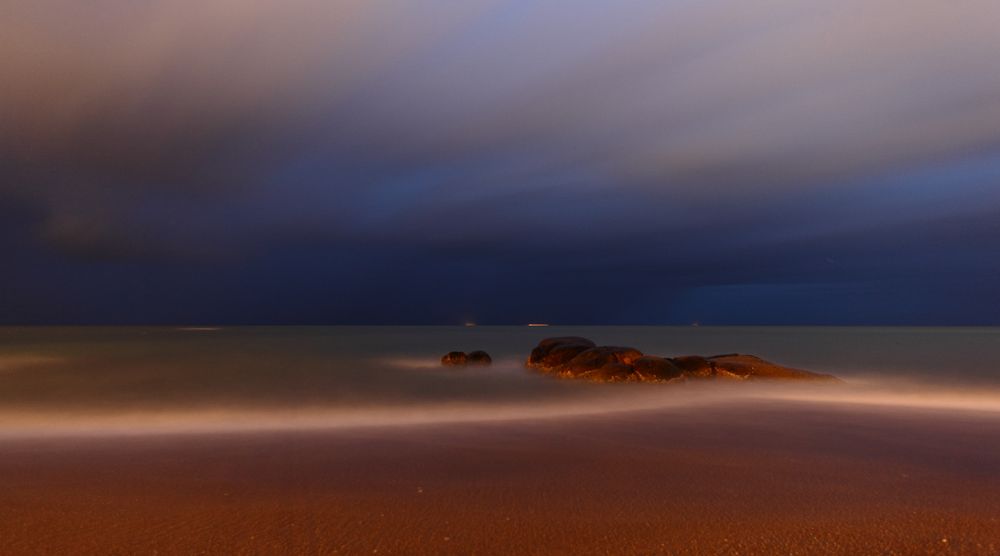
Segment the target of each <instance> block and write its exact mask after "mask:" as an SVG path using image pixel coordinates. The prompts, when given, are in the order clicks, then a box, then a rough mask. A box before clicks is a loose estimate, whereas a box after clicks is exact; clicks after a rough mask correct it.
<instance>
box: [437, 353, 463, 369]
mask: <svg viewBox="0 0 1000 556" xmlns="http://www.w3.org/2000/svg"><path fill="white" fill-rule="evenodd" d="M468 360H469V356H467V355H466V354H465V352H462V351H449V352H448V353H446V354H445V355H444V356H443V357H441V364H442V365H445V366H448V367H456V366H462V365H465V364H466V363H467V362H468Z"/></svg>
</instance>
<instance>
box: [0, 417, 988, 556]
mask: <svg viewBox="0 0 1000 556" xmlns="http://www.w3.org/2000/svg"><path fill="white" fill-rule="evenodd" d="M0 453H2V457H0V499H2V504H0V553H4V554H43V553H50V554H51V553H75V554H223V553H225V554H372V553H379V554H439V553H453V554H652V553H663V554H779V553H780V554H865V553H867V554H876V553H877V554H997V553H998V552H1000V414H997V413H989V412H967V411H954V410H950V411H944V410H930V409H907V408H899V407H896V408H881V407H876V406H858V405H849V404H831V403H817V404H809V403H804V402H795V401H775V400H771V401H766V402H765V401H759V402H753V401H742V402H738V403H737V402H734V403H733V404H731V405H727V406H703V407H693V408H679V409H671V410H662V409H661V410H656V411H644V412H631V413H614V414H606V415H589V416H583V417H563V418H550V419H537V420H524V421H511V422H505V423H464V424H436V425H424V426H402V427H382V428H357V429H344V430H337V431H326V432H324V431H302V432H295V431H283V432H274V431H272V432H261V433H252V432H241V433H236V434H180V435H138V436H137V435H132V436H113V435H112V436H103V437H99V436H71V437H64V438H46V439H28V438H22V439H7V440H3V441H2V444H0Z"/></svg>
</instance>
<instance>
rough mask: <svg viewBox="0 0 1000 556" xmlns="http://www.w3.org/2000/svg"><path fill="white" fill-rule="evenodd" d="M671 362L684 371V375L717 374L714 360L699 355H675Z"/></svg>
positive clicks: (694, 376) (710, 375)
mask: <svg viewBox="0 0 1000 556" xmlns="http://www.w3.org/2000/svg"><path fill="white" fill-rule="evenodd" d="M670 362H671V363H673V364H674V365H675V366H677V367H678V368H680V369H681V370H682V371H684V375H685V376H687V377H690V378H709V377H713V376H715V369H714V368H713V367H712V362H711V361H709V360H708V359H705V358H704V357H701V356H699V355H684V356H682V357H673V358H671V359H670Z"/></svg>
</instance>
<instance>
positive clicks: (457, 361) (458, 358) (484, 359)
mask: <svg viewBox="0 0 1000 556" xmlns="http://www.w3.org/2000/svg"><path fill="white" fill-rule="evenodd" d="M492 363H493V358H492V357H490V354H488V353H486V352H485V351H481V350H477V351H473V352H469V353H468V354H466V353H465V352H462V351H450V352H448V353H446V354H444V355H443V356H442V357H441V364H442V365H444V366H446V367H465V366H468V365H476V366H480V367H485V366H489V365H491V364H492Z"/></svg>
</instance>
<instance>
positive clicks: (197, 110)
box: [0, 0, 1000, 323]
mask: <svg viewBox="0 0 1000 556" xmlns="http://www.w3.org/2000/svg"><path fill="white" fill-rule="evenodd" d="M3 10H4V14H3V17H2V18H0V76H2V79H0V82H2V83H3V84H2V85H0V217H2V220H3V223H2V224H0V231H2V232H3V238H2V239H0V247H3V248H4V251H5V252H6V255H0V256H2V257H3V259H4V262H5V266H8V267H9V268H10V269H11V270H9V271H8V272H5V276H4V277H3V278H0V287H2V288H3V292H4V295H3V297H2V298H0V313H2V314H0V320H5V321H7V322H51V321H71V322H85V321H87V322H89V321H94V322H137V321H171V322H174V321H184V322H193V321H213V322H224V321H233V322H258V321H260V322H296V321H306V322H452V321H459V320H462V319H466V318H479V319H480V320H492V321H503V322H519V321H521V320H522V319H523V320H553V321H563V322H650V323H657V322H688V321H691V320H705V321H714V322H768V323H773V322H920V323H933V322H941V323H956V322H969V323H997V321H996V318H997V317H996V316H994V315H990V314H989V313H988V312H987V311H985V310H984V309H983V308H982V307H983V302H984V300H986V301H988V300H994V301H1000V288H998V287H997V286H995V285H993V284H995V283H996V281H997V280H996V279H997V278H1000V263H998V262H996V257H995V256H991V255H990V254H991V253H996V252H1000V227H998V224H997V222H1000V72H997V71H996V59H997V56H998V54H1000V39H998V38H996V32H995V31H996V25H995V23H996V22H997V21H1000V6H997V4H996V2H990V1H969V2H962V3H959V4H955V5H945V4H941V3H939V2H930V1H923V0H915V1H907V2H902V1H890V0H875V1H870V0H869V1H854V0H848V1H836V2H834V1H832V0H830V1H828V0H814V1H811V2H808V3H802V2H793V1H791V0H751V1H735V0H711V1H708V2H691V1H677V2H645V1H625V2H598V1H592V0H586V1H578V0H574V1H570V0H542V1H534V2H526V1H511V0H470V1H467V2H460V3H455V2H446V1H444V0H428V1H426V2H419V3H418V2H408V1H403V0H374V1H373V0H365V1H360V0H358V1H354V0H338V1H319V0H297V1H293V2H268V1H256V2H255V1H250V2H247V1H236V0H208V1H199V2H194V1H190V2H188V1H180V2H177V1H171V2H166V1H161V0H155V1H152V2H146V3H138V4H137V3H134V2H121V1H117V0H101V1H98V2H94V3H89V4H87V5H86V6H84V5H81V4H80V3H78V2H70V1H68V0H40V1H34V2H14V3H13V4H12V5H8V6H5V7H4V8H3ZM768 308H773V313H770V314H769V311H768ZM991 319H992V320H991Z"/></svg>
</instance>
